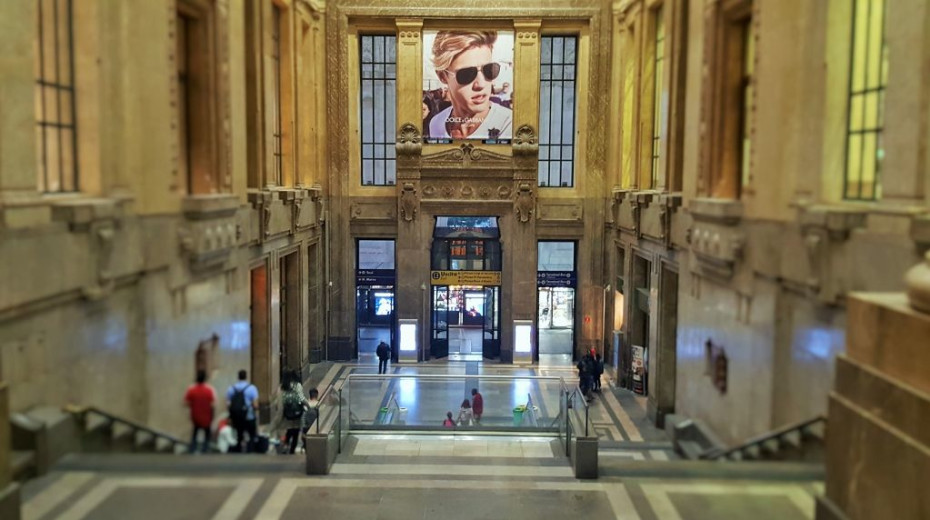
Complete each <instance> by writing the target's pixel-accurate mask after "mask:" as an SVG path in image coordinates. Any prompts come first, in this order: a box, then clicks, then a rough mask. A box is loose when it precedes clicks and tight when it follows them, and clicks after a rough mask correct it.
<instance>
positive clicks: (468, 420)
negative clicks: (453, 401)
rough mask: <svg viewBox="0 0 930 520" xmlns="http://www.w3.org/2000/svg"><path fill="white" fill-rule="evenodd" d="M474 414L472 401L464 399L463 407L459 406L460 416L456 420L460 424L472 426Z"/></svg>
mask: <svg viewBox="0 0 930 520" xmlns="http://www.w3.org/2000/svg"><path fill="white" fill-rule="evenodd" d="M474 417H475V416H474V415H473V414H472V411H471V403H470V402H468V399H465V400H464V401H462V407H461V408H459V417H458V419H457V420H456V421H455V422H456V423H457V424H458V425H459V426H471V425H472V420H473V419H474Z"/></svg>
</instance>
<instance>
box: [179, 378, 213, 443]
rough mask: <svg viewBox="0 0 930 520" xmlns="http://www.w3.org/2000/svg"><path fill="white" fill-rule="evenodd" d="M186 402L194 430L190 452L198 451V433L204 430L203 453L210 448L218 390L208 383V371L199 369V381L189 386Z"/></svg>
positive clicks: (185, 397)
mask: <svg viewBox="0 0 930 520" xmlns="http://www.w3.org/2000/svg"><path fill="white" fill-rule="evenodd" d="M184 402H185V404H186V405H187V407H188V408H190V410H191V424H192V425H193V428H194V432H193V433H192V434H191V446H190V453H194V452H195V451H197V434H198V433H200V432H201V431H202V432H203V447H202V448H201V450H200V451H201V452H202V453H207V452H208V451H209V450H210V424H212V423H213V404H214V403H215V402H216V392H214V391H213V387H212V386H210V385H208V384H207V372H206V371H204V370H198V371H197V382H196V383H194V384H192V385H191V386H189V387H188V388H187V393H185V394H184Z"/></svg>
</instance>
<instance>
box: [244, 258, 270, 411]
mask: <svg viewBox="0 0 930 520" xmlns="http://www.w3.org/2000/svg"><path fill="white" fill-rule="evenodd" d="M268 296H269V287H268V267H267V265H265V264H262V265H260V266H257V267H255V268H253V269H252V270H251V271H250V272H249V325H250V331H249V333H250V340H251V350H250V355H251V363H250V367H249V378H250V379H251V381H252V384H254V385H255V387H256V388H257V389H258V395H259V396H260V398H259V420H260V422H262V423H264V422H267V421H268V419H269V416H270V409H269V407H268V396H269V395H271V393H270V392H271V370H272V368H271V360H272V357H271V338H270V335H269V327H268V318H269V314H270V313H269V308H268Z"/></svg>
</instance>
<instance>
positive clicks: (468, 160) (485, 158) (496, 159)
mask: <svg viewBox="0 0 930 520" xmlns="http://www.w3.org/2000/svg"><path fill="white" fill-rule="evenodd" d="M423 160H424V161H427V162H431V163H446V164H448V163H456V164H457V165H461V166H465V167H467V166H469V165H470V164H472V163H508V162H510V161H511V157H510V156H507V155H504V154H500V153H496V152H492V151H490V150H484V149H482V148H476V147H475V145H473V144H471V143H462V145H461V146H459V147H458V148H453V149H451V150H446V151H443V152H439V153H435V154H430V155H424V156H423Z"/></svg>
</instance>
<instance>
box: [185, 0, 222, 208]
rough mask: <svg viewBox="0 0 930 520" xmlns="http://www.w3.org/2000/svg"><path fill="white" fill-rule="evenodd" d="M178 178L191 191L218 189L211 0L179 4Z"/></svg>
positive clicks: (188, 0)
mask: <svg viewBox="0 0 930 520" xmlns="http://www.w3.org/2000/svg"><path fill="white" fill-rule="evenodd" d="M175 23H176V27H175V45H176V48H177V52H176V57H175V61H176V63H177V82H178V93H177V101H178V102H177V108H176V110H177V111H178V114H177V117H178V173H179V175H178V178H179V181H180V183H181V184H182V185H183V186H184V188H185V189H186V192H187V193H189V194H205V193H215V192H216V191H217V185H216V179H215V176H214V172H215V167H216V166H215V157H214V146H215V145H214V142H213V130H214V128H215V127H214V125H213V117H214V115H213V111H212V105H211V104H212V103H213V101H212V100H213V97H212V95H211V92H212V91H213V76H212V74H211V71H212V70H213V63H214V61H213V57H212V56H213V55H212V52H213V47H212V45H211V44H210V38H211V34H212V32H211V12H210V6H209V4H208V3H205V2H199V1H193V0H184V1H179V2H178V4H177V13H176V18H175Z"/></svg>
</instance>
